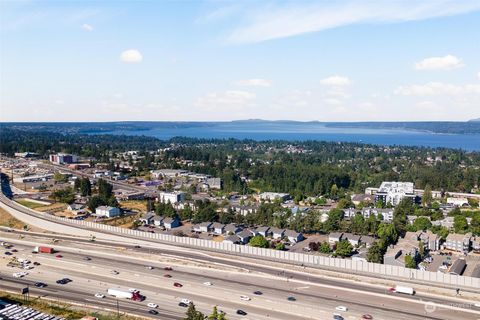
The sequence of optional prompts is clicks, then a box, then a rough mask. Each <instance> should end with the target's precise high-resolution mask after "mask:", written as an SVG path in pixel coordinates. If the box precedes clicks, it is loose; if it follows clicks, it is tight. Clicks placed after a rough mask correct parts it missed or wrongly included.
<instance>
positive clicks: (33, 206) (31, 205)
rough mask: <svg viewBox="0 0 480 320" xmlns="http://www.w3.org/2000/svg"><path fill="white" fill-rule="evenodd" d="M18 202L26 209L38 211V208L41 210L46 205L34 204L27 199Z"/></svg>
mask: <svg viewBox="0 0 480 320" xmlns="http://www.w3.org/2000/svg"><path fill="white" fill-rule="evenodd" d="M16 201H17V202H18V203H20V204H21V205H22V206H25V207H27V208H30V209H36V208H40V207H44V206H45V205H43V204H40V203H35V202H32V201H28V200H26V199H18V200H16Z"/></svg>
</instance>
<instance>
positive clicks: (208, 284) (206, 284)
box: [203, 281, 212, 286]
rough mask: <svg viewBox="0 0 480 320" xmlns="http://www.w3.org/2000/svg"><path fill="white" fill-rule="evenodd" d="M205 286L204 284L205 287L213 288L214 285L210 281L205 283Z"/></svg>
mask: <svg viewBox="0 0 480 320" xmlns="http://www.w3.org/2000/svg"><path fill="white" fill-rule="evenodd" d="M203 284H204V285H205V286H211V285H212V283H211V282H210V281H207V282H204V283H203Z"/></svg>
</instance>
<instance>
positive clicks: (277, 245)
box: [275, 242, 285, 251]
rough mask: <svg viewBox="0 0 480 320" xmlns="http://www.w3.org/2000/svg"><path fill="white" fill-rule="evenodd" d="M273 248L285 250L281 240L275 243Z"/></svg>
mask: <svg viewBox="0 0 480 320" xmlns="http://www.w3.org/2000/svg"><path fill="white" fill-rule="evenodd" d="M275 250H280V251H283V250H285V244H284V243H283V242H279V243H277V244H276V245H275Z"/></svg>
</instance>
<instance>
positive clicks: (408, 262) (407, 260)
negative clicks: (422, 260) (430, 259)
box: [405, 255, 417, 269]
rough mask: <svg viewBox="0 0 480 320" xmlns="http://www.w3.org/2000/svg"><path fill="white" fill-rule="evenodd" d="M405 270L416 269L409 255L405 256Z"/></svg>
mask: <svg viewBox="0 0 480 320" xmlns="http://www.w3.org/2000/svg"><path fill="white" fill-rule="evenodd" d="M405 268H410V269H417V262H416V261H415V259H414V258H413V257H412V256H411V255H406V256H405Z"/></svg>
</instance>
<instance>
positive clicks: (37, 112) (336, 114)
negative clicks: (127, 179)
mask: <svg viewBox="0 0 480 320" xmlns="http://www.w3.org/2000/svg"><path fill="white" fill-rule="evenodd" d="M479 32H480V1H476V0H469V1H465V0H436V1H429V0H424V1H416V0H404V1H395V0H391V1H344V0H339V1H312V2H307V1H294V2H287V1H276V2H269V1H242V2H233V1H232V2H227V1H205V2H201V1H68V2H67V1H2V2H0V41H1V42H0V72H1V74H0V77H1V78H0V106H1V110H0V112H1V113H0V116H1V120H2V121H116V120H195V121H202V120H233V119H248V118H262V119H272V120H274V119H294V120H302V121H309V120H319V121H383V120H388V121H400V120H413V121H420V120H468V119H471V118H478V117H480V41H479V40H480V38H479Z"/></svg>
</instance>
